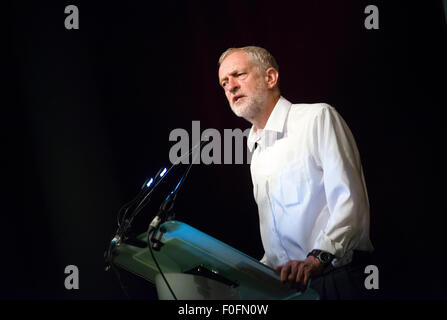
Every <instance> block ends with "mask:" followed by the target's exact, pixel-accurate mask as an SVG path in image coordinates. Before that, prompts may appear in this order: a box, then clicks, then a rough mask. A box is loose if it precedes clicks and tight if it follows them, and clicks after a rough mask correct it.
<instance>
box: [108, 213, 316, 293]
mask: <svg viewBox="0 0 447 320" xmlns="http://www.w3.org/2000/svg"><path fill="white" fill-rule="evenodd" d="M152 239H155V240H156V242H155V243H156V244H157V246H158V249H157V250H153V254H154V257H155V260H156V261H157V262H158V265H159V266H160V268H161V271H162V272H163V275H164V276H165V279H163V277H162V276H161V274H160V272H159V269H158V267H157V266H156V263H155V261H154V260H153V258H152V255H151V253H150V251H149V248H148V246H147V234H146V233H143V234H140V235H139V236H137V237H136V239H133V240H132V241H124V242H122V243H121V244H120V245H119V246H116V247H114V248H113V251H112V263H113V264H114V265H116V266H118V267H120V268H122V269H125V270H127V271H129V272H131V273H133V274H136V275H137V276H140V277H141V278H143V279H145V280H147V281H150V282H152V283H153V284H155V286H156V289H157V294H158V297H159V299H161V300H169V299H173V296H172V294H171V291H170V290H168V286H167V284H166V282H168V284H169V286H170V287H171V289H172V291H173V292H174V293H175V296H176V297H177V299H181V300H201V299H211V300H219V299H230V300H239V299H241V300H244V299H249V300H256V299H263V300H265V299H267V300H291V299H293V300H295V299H303V300H318V299H319V296H318V293H317V292H316V291H314V290H313V289H311V288H308V289H307V290H306V291H305V292H304V293H300V292H297V291H296V290H292V289H290V288H288V287H287V286H285V285H283V284H281V282H280V278H279V275H278V273H277V272H276V271H275V270H273V269H272V268H270V267H268V266H266V265H264V264H262V263H260V262H259V261H258V260H256V259H254V258H252V257H250V256H248V255H246V254H244V253H242V252H240V251H238V250H237V249H234V248H232V247H230V246H229V245H227V244H225V243H223V242H221V241H219V240H217V239H215V238H213V237H211V236H209V235H207V234H206V233H204V232H201V231H199V230H197V229H195V228H193V227H191V226H189V225H188V224H186V223H183V222H180V221H173V220H171V221H167V222H165V223H163V224H162V225H161V226H160V228H158V230H157V231H156V233H155V234H154V236H153V237H152Z"/></svg>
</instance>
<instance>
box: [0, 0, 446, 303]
mask: <svg viewBox="0 0 447 320" xmlns="http://www.w3.org/2000/svg"><path fill="white" fill-rule="evenodd" d="M422 3H424V4H422ZM69 4H74V5H77V6H78V8H79V13H80V29H79V30H66V29H65V28H64V20H65V17H66V14H64V8H65V6H66V5H69ZM368 4H374V5H376V6H378V8H379V17H380V18H379V19H380V20H379V22H380V24H379V30H366V29H365V27H364V19H365V17H366V14H365V13H364V9H365V7H366V6H367V5H368ZM4 8H5V10H4V13H6V14H5V18H4V21H6V27H5V28H4V30H6V32H7V37H6V38H5V41H6V45H5V46H3V50H2V51H3V54H6V58H5V59H4V61H5V62H6V63H5V67H4V72H3V73H4V75H6V77H5V78H6V79H7V82H8V86H7V87H6V88H5V87H4V88H5V89H6V90H4V94H3V99H2V101H3V103H2V110H3V117H2V118H3V120H4V125H3V126H2V127H3V129H2V130H5V132H6V137H7V138H8V139H7V140H6V142H5V145H4V155H3V160H4V161H5V165H4V166H3V170H4V175H3V176H4V178H3V188H4V189H3V192H2V195H3V204H4V205H3V210H2V216H3V218H2V220H3V222H2V230H3V233H4V234H3V236H2V240H3V241H2V273H1V277H2V284H1V286H0V294H1V297H2V298H6V299H10V298H13V299H23V298H27V299H40V298H42V299H47V298H63V299H123V298H124V297H125V296H124V295H123V293H122V291H121V290H120V287H119V285H118V283H117V281H116V279H115V277H114V276H113V274H109V273H105V272H104V269H103V267H104V262H103V253H104V250H105V248H106V246H107V243H108V241H109V240H110V238H111V236H112V235H113V232H114V231H115V227H116V213H117V212H118V209H119V208H120V206H121V205H122V204H124V203H125V202H126V201H128V200H130V199H131V198H132V197H133V196H134V195H135V194H136V193H137V191H138V189H139V187H140V186H141V184H142V183H143V181H144V180H145V179H146V178H147V177H149V176H151V175H153V174H154V173H155V172H156V171H157V170H158V169H159V168H160V167H161V166H163V165H168V164H169V158H168V153H169V149H170V147H171V146H172V145H173V142H170V141H169V140H168V137H169V133H170V132H171V131H172V130H173V129H175V128H184V129H186V130H187V131H189V132H191V121H193V120H200V125H201V130H202V131H203V130H205V129H206V128H216V129H218V130H219V131H220V132H221V133H223V130H224V129H225V128H230V129H233V128H241V129H245V128H248V127H249V124H248V123H247V122H245V121H244V120H241V119H239V118H236V117H235V116H234V115H233V114H232V112H231V110H230V108H229V107H228V105H227V102H226V100H225V97H224V94H223V91H222V90H221V89H220V87H219V85H218V82H217V59H218V57H219V55H220V53H221V52H222V51H223V50H225V49H226V48H228V47H233V46H243V45H259V46H263V47H265V48H267V49H269V50H270V51H271V52H272V53H273V55H274V56H275V57H276V58H277V60H278V63H279V65H280V75H281V89H282V94H283V95H284V96H285V97H286V98H287V99H289V100H290V101H292V102H296V103H298V102H327V103H330V104H331V105H333V106H334V107H335V108H336V109H337V110H338V111H339V112H340V114H341V115H342V116H343V117H344V118H345V120H346V121H347V122H348V124H349V126H350V128H351V130H352V131H353V133H354V136H355V138H356V141H357V143H358V147H359V150H360V153H361V156H362V162H363V166H364V172H365V176H366V182H367V187H368V192H369V198H370V204H371V237H372V240H373V243H374V245H375V248H376V254H377V265H378V267H379V271H380V289H379V293H380V295H381V297H383V298H384V299H407V298H410V299H414V298H416V299H425V298H445V297H446V296H447V294H446V293H445V290H444V287H445V282H446V281H445V280H444V276H443V269H444V266H445V262H446V259H445V258H444V254H445V253H444V251H445V250H444V246H445V222H446V219H445V216H444V215H445V209H444V208H443V206H442V205H443V189H442V187H443V179H442V177H441V175H442V173H443V171H444V169H443V166H442V161H443V157H442V155H441V152H442V149H443V146H444V143H443V138H441V132H442V131H441V123H442V117H441V113H442V111H443V110H442V109H443V107H445V106H446V103H445V101H446V99H445V97H444V92H443V91H445V58H446V23H445V16H444V8H443V5H442V2H441V1H430V2H428V1H424V2H423V1H420V4H419V5H417V4H409V3H408V2H404V1H402V2H397V1H394V2H393V3H390V1H387V2H386V3H385V1H384V2H381V1H372V2H369V1H368V2H366V1H343V2H341V1H307V2H304V1H303V2H298V1H290V2H281V1H276V2H274V3H270V2H267V1H255V2H243V1H226V2H224V3H219V2H217V1H200V2H199V1H197V2H196V1H191V2H174V1H161V2H156V3H155V2H143V1H141V2H140V1H127V2H125V1H120V2H117V3H110V2H105V1H104V2H95V3H91V1H89V2H88V1H74V0H73V1H65V2H60V3H56V2H54V3H52V2H45V1H39V2H23V1H22V2H14V3H10V4H5V5H4ZM166 188H168V187H166ZM251 188H252V185H251V181H250V175H249V166H248V165H236V164H233V165H208V166H207V165H203V164H201V165H195V166H193V168H192V171H191V173H190V176H189V177H188V180H187V181H186V182H185V185H184V187H183V190H182V192H181V193H180V195H179V197H178V201H177V204H176V213H177V218H178V219H179V220H181V221H184V222H186V223H189V224H191V225H193V226H194V227H196V228H198V229H200V230H202V231H205V232H206V233H208V234H210V235H212V236H214V237H216V238H218V239H220V240H222V241H224V242H226V243H228V244H229V245H232V246H234V247H236V248H237V249H239V250H241V251H243V252H245V253H247V254H249V255H251V256H254V257H256V258H260V257H261V256H262V253H263V251H262V246H261V241H260V236H259V230H258V218H257V212H256V205H255V203H254V201H253V199H252V191H251ZM164 192H165V190H163V191H161V192H160V193H161V194H163V193H164ZM152 215H153V212H151V211H150V210H147V211H145V212H144V215H143V216H142V217H141V219H140V220H139V225H140V226H143V225H144V224H145V223H147V221H148V220H149V218H150V217H152ZM144 227H145V225H144ZM70 264H74V265H76V266H78V268H79V271H80V289H79V290H71V291H68V290H66V289H65V287H64V278H65V276H66V275H65V274H64V268H65V266H67V265H70ZM129 281H132V280H130V279H129ZM136 282H138V281H136ZM136 292H137V291H136ZM135 297H137V298H138V297H143V296H140V295H138V294H136V295H135ZM144 297H146V296H144Z"/></svg>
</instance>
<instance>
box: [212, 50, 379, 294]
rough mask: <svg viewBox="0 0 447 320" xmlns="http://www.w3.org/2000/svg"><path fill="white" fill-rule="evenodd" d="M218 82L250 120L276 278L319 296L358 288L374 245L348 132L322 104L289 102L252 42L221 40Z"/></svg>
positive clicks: (271, 65)
mask: <svg viewBox="0 0 447 320" xmlns="http://www.w3.org/2000/svg"><path fill="white" fill-rule="evenodd" d="M219 83H220V85H221V86H222V88H223V89H224V91H225V95H226V97H227V99H228V102H229V104H230V107H231V109H232V110H233V112H234V113H235V114H236V115H237V116H239V117H242V118H244V119H246V120H247V121H249V122H250V123H251V124H252V127H251V130H250V134H249V136H248V147H249V149H250V151H252V152H253V155H252V159H251V166H250V170H251V177H252V182H253V194H254V197H255V200H256V203H257V205H258V210H259V222H260V231H261V238H262V243H263V246H264V251H265V254H264V257H263V258H262V260H261V262H263V263H264V264H266V265H268V266H270V267H272V268H275V269H276V270H278V272H280V274H281V281H282V282H283V283H287V284H288V285H290V286H292V287H295V288H297V289H298V290H301V291H303V290H305V289H306V287H307V285H308V283H309V280H310V279H311V278H312V281H311V286H312V288H314V289H315V290H316V291H318V292H319V294H320V297H321V298H322V299H356V298H363V297H364V296H363V294H364V290H365V288H364V286H363V280H364V273H363V272H364V267H365V265H366V263H367V260H368V258H369V252H372V251H373V246H372V244H371V241H370V238H369V203H368V195H367V191H366V185H365V180H364V176H363V171H362V166H361V162H360V156H359V152H358V150H357V146H356V143H355V141H354V137H353V136H352V133H351V132H350V130H349V128H348V126H347V125H346V123H345V122H344V120H343V119H342V118H341V116H340V115H339V114H338V113H337V111H336V110H335V109H334V108H333V107H331V106H329V105H328V104H325V103H315V104H292V103H291V102H289V101H287V100H286V99H285V98H284V97H282V96H281V93H280V89H279V68H278V65H277V63H276V61H275V59H274V57H273V56H272V55H271V54H270V53H269V52H268V51H267V50H265V49H263V48H260V47H254V46H249V47H242V48H230V49H228V50H226V51H225V52H224V53H223V54H222V55H221V57H220V59H219Z"/></svg>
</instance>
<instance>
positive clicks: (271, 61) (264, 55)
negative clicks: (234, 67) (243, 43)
mask: <svg viewBox="0 0 447 320" xmlns="http://www.w3.org/2000/svg"><path fill="white" fill-rule="evenodd" d="M236 51H243V52H246V53H247V54H248V55H249V56H250V58H251V59H252V61H253V62H254V63H255V64H256V66H257V67H258V69H259V70H261V71H265V70H267V69H268V68H271V67H273V68H275V69H276V71H278V72H279V66H278V64H277V63H276V60H275V58H274V57H273V56H272V55H271V54H270V52H268V51H267V50H266V49H264V48H261V47H255V46H247V47H242V48H229V49H227V50H225V52H224V53H222V54H221V56H220V58H219V66H220V65H221V64H222V62H223V61H224V60H225V58H226V57H228V56H229V55H230V54H231V53H233V52H236Z"/></svg>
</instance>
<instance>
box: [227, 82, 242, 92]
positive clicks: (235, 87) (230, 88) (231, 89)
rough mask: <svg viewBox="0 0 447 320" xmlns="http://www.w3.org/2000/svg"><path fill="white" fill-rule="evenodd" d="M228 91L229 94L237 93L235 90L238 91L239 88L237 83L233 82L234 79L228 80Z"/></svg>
mask: <svg viewBox="0 0 447 320" xmlns="http://www.w3.org/2000/svg"><path fill="white" fill-rule="evenodd" d="M227 85H228V87H227V88H228V91H229V92H230V93H231V94H235V93H236V92H237V90H239V88H240V86H239V83H238V82H237V81H235V80H234V79H230V80H228V84H227Z"/></svg>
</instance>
